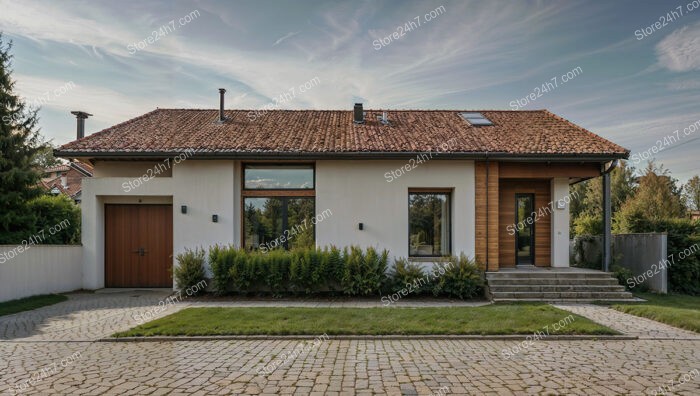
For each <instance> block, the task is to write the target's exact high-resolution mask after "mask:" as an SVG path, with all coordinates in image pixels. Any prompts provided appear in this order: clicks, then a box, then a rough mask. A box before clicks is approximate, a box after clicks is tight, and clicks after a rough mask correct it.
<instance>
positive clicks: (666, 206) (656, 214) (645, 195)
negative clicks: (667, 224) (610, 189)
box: [616, 162, 685, 232]
mask: <svg viewBox="0 0 700 396" xmlns="http://www.w3.org/2000/svg"><path fill="white" fill-rule="evenodd" d="M681 191H682V189H681V188H679V187H678V184H677V180H676V179H674V178H672V177H671V176H669V174H668V170H667V169H664V168H663V166H658V167H657V166H656V164H654V163H653V162H650V163H649V164H648V165H647V168H646V170H645V172H644V175H643V176H641V177H640V178H639V187H638V188H637V191H636V192H635V194H634V196H633V197H632V198H630V199H629V200H628V201H627V202H626V203H625V204H624V205H623V207H622V209H621V210H620V212H618V213H617V216H616V223H617V226H616V230H617V231H622V232H630V231H629V230H630V229H632V228H633V227H631V226H630V223H631V222H632V221H634V222H636V221H638V220H639V219H645V220H651V221H656V220H665V219H673V218H681V217H685V207H684V206H683V200H682V197H681Z"/></svg>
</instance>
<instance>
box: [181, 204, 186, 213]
mask: <svg viewBox="0 0 700 396" xmlns="http://www.w3.org/2000/svg"><path fill="white" fill-rule="evenodd" d="M180 213H182V214H187V205H182V206H180Z"/></svg>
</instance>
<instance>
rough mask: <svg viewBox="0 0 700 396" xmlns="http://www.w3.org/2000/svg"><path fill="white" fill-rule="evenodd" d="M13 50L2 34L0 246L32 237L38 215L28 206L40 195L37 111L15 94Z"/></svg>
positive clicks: (0, 81) (0, 63)
mask: <svg viewBox="0 0 700 396" xmlns="http://www.w3.org/2000/svg"><path fill="white" fill-rule="evenodd" d="M11 47H12V43H7V44H5V41H4V39H3V36H2V33H0V121H1V122H0V208H2V211H0V244H3V243H4V244H8V243H9V244H14V243H19V242H21V241H22V240H23V239H26V238H28V237H29V236H30V235H32V233H33V232H34V231H35V223H36V215H35V214H34V213H33V212H32V210H31V208H29V207H28V206H27V204H26V203H27V202H28V201H29V200H31V199H32V198H36V197H38V196H39V195H41V190H40V189H39V187H38V186H37V182H38V180H39V176H40V175H39V173H38V172H37V171H36V169H35V166H34V164H33V160H34V158H35V156H36V154H37V152H38V151H39V150H40V149H41V144H40V137H39V130H38V127H37V122H38V118H37V110H36V109H29V108H27V106H26V104H25V103H24V102H23V101H22V99H21V98H20V97H19V96H18V95H16V94H15V93H14V86H15V82H14V81H13V80H12V76H11V73H12V55H10V49H11Z"/></svg>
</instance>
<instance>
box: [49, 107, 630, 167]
mask: <svg viewBox="0 0 700 396" xmlns="http://www.w3.org/2000/svg"><path fill="white" fill-rule="evenodd" d="M382 111H383V110H376V111H372V110H366V117H365V120H366V121H365V123H364V124H355V123H353V112H352V111H344V110H267V111H261V112H259V113H258V114H255V112H254V111H250V110H227V111H225V116H226V120H225V121H224V122H223V123H220V122H218V116H219V113H218V110H196V109H189V110H188V109H157V110H154V111H151V112H149V113H146V114H144V115H142V116H140V117H137V118H134V119H131V120H129V121H126V122H123V123H120V124H117V125H115V126H113V127H110V128H107V129H105V130H103V131H100V132H97V133H94V134H92V135H90V136H87V137H85V138H82V139H80V140H77V141H74V142H71V143H68V144H65V145H63V146H61V147H60V148H59V149H58V150H57V151H56V155H61V156H66V157H109V156H112V155H113V156H123V157H141V156H148V155H156V154H158V155H162V154H166V153H179V152H183V151H186V150H193V151H194V153H195V154H194V155H195V156H197V155H199V156H202V157H204V156H232V157H236V156H243V155H241V154H249V155H250V154H255V155H256V156H258V157H259V156H266V155H269V156H279V155H284V154H287V155H296V156H304V155H308V156H324V155H328V156H342V155H343V154H375V155H378V156H379V155H380V154H381V155H385V154H401V153H404V154H405V153H417V152H428V151H438V150H440V151H446V152H447V153H450V154H454V155H456V154H462V155H464V156H469V155H471V156H477V155H485V154H486V153H489V155H493V156H510V157H518V156H525V157H557V156H566V157H586V158H598V159H602V158H626V157H627V156H628V154H629V152H628V151H627V150H626V149H624V148H623V147H621V146H618V145H617V144H614V143H612V142H610V141H608V140H606V139H603V138H601V137H600V136H597V135H595V134H593V133H591V132H589V131H588V130H586V129H584V128H581V127H579V126H577V125H575V124H573V123H571V122H569V121H568V120H565V119H563V118H561V117H559V116H557V115H555V114H553V113H551V112H549V111H547V110H532V111H501V110H463V111H462V110H387V112H388V119H389V125H383V124H382V123H381V122H379V121H378V120H377V117H378V116H380V115H381V114H382ZM468 111H479V112H481V113H483V115H484V116H485V117H487V118H488V119H490V120H491V121H492V122H493V124H494V125H492V126H472V125H470V124H469V123H468V122H467V121H465V120H464V119H463V118H462V117H461V116H460V113H461V112H468ZM253 114H255V115H254V116H252V115H253ZM451 139H452V140H451ZM448 141H449V142H450V145H449V148H447V149H446V150H442V149H441V145H442V144H443V143H444V142H448ZM443 147H444V146H443ZM445 155H447V154H445Z"/></svg>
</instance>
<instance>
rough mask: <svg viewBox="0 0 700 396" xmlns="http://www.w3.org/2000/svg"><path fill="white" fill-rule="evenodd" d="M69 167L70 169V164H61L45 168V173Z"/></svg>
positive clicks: (64, 169) (62, 170)
mask: <svg viewBox="0 0 700 396" xmlns="http://www.w3.org/2000/svg"><path fill="white" fill-rule="evenodd" d="M68 169H70V166H68V164H60V165H54V166H49V167H48V168H44V173H53V172H65V171H67V170H68Z"/></svg>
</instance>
